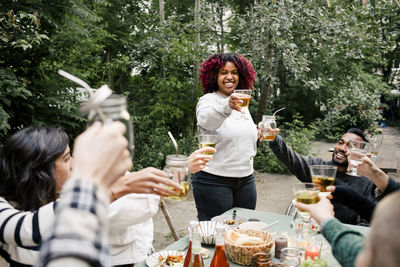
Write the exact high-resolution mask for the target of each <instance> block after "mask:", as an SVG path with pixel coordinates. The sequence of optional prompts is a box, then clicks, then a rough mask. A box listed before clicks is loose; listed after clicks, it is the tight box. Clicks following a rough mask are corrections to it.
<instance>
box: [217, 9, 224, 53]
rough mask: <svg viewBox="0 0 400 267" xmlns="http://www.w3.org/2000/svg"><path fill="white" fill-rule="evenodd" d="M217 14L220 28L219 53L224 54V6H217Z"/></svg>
mask: <svg viewBox="0 0 400 267" xmlns="http://www.w3.org/2000/svg"><path fill="white" fill-rule="evenodd" d="M218 14H219V27H220V28H221V53H224V47H225V35H224V6H223V4H222V3H219V4H218Z"/></svg>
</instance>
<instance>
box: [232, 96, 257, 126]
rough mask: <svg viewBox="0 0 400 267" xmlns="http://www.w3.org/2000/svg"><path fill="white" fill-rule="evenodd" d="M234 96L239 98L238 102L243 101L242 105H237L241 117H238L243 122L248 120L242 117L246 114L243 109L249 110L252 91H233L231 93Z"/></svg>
mask: <svg viewBox="0 0 400 267" xmlns="http://www.w3.org/2000/svg"><path fill="white" fill-rule="evenodd" d="M233 92H234V93H235V94H237V96H238V97H239V98H240V100H242V101H243V103H241V104H238V105H239V107H241V108H242V111H241V113H242V116H241V117H240V118H241V119H243V120H248V118H246V116H245V115H244V114H245V113H246V111H245V109H248V108H249V105H250V99H251V93H252V92H253V90H250V89H246V90H244V89H235V90H234V91H233Z"/></svg>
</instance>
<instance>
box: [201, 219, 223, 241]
mask: <svg viewBox="0 0 400 267" xmlns="http://www.w3.org/2000/svg"><path fill="white" fill-rule="evenodd" d="M217 225H223V226H224V227H225V230H227V229H228V228H229V225H226V224H223V223H220V222H217V221H201V222H199V229H200V233H201V243H203V244H205V245H213V244H215V233H216V230H217Z"/></svg>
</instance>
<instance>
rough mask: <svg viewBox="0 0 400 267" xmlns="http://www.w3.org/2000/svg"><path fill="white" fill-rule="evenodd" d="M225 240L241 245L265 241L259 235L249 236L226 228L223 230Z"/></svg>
mask: <svg viewBox="0 0 400 267" xmlns="http://www.w3.org/2000/svg"><path fill="white" fill-rule="evenodd" d="M225 240H226V241H228V242H230V243H233V244H236V245H241V246H258V245H261V244H264V243H265V241H264V240H262V239H261V238H260V237H256V236H249V235H246V234H242V233H239V232H236V231H234V230H228V231H226V232H225Z"/></svg>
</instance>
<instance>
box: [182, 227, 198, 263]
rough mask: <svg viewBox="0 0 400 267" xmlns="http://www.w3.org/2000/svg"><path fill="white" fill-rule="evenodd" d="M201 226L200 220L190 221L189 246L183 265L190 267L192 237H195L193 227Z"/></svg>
mask: <svg viewBox="0 0 400 267" xmlns="http://www.w3.org/2000/svg"><path fill="white" fill-rule="evenodd" d="M196 227H199V222H197V221H190V223H189V247H188V250H187V252H186V256H185V261H184V263H183V267H188V266H189V263H190V259H191V257H192V239H193V231H194V230H193V229H194V228H196Z"/></svg>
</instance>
